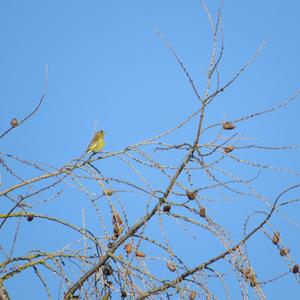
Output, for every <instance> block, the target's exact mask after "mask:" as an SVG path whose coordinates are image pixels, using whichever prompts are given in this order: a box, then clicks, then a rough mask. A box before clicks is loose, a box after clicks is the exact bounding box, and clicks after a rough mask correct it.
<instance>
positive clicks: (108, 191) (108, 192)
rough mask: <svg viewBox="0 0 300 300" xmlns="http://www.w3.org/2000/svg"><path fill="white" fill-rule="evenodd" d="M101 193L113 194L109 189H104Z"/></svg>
mask: <svg viewBox="0 0 300 300" xmlns="http://www.w3.org/2000/svg"><path fill="white" fill-rule="evenodd" d="M103 193H104V195H105V196H108V197H110V196H111V195H112V194H113V191H112V190H110V189H104V191H103Z"/></svg>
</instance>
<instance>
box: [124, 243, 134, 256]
mask: <svg viewBox="0 0 300 300" xmlns="http://www.w3.org/2000/svg"><path fill="white" fill-rule="evenodd" d="M124 249H125V251H126V253H127V254H130V253H131V251H132V245H131V244H126V245H125V246H124Z"/></svg>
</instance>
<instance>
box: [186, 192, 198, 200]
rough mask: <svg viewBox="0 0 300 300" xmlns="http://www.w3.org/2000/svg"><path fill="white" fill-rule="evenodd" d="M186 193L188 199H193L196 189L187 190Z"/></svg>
mask: <svg viewBox="0 0 300 300" xmlns="http://www.w3.org/2000/svg"><path fill="white" fill-rule="evenodd" d="M186 195H187V197H188V199H189V200H194V199H195V198H196V196H197V191H187V192H186Z"/></svg>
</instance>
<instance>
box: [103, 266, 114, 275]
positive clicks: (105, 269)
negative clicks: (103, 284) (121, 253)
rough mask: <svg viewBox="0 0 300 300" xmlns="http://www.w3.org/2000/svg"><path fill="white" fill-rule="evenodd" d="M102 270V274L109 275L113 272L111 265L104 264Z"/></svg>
mask: <svg viewBox="0 0 300 300" xmlns="http://www.w3.org/2000/svg"><path fill="white" fill-rule="evenodd" d="M102 272H103V274H104V275H106V276H110V275H112V273H113V269H112V267H111V265H104V266H103V269H102Z"/></svg>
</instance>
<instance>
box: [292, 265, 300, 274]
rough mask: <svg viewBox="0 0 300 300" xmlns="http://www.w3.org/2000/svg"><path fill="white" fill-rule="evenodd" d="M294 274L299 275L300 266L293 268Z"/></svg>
mask: <svg viewBox="0 0 300 300" xmlns="http://www.w3.org/2000/svg"><path fill="white" fill-rule="evenodd" d="M292 272H293V273H294V274H296V273H298V272H299V265H294V266H293V269H292Z"/></svg>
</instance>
